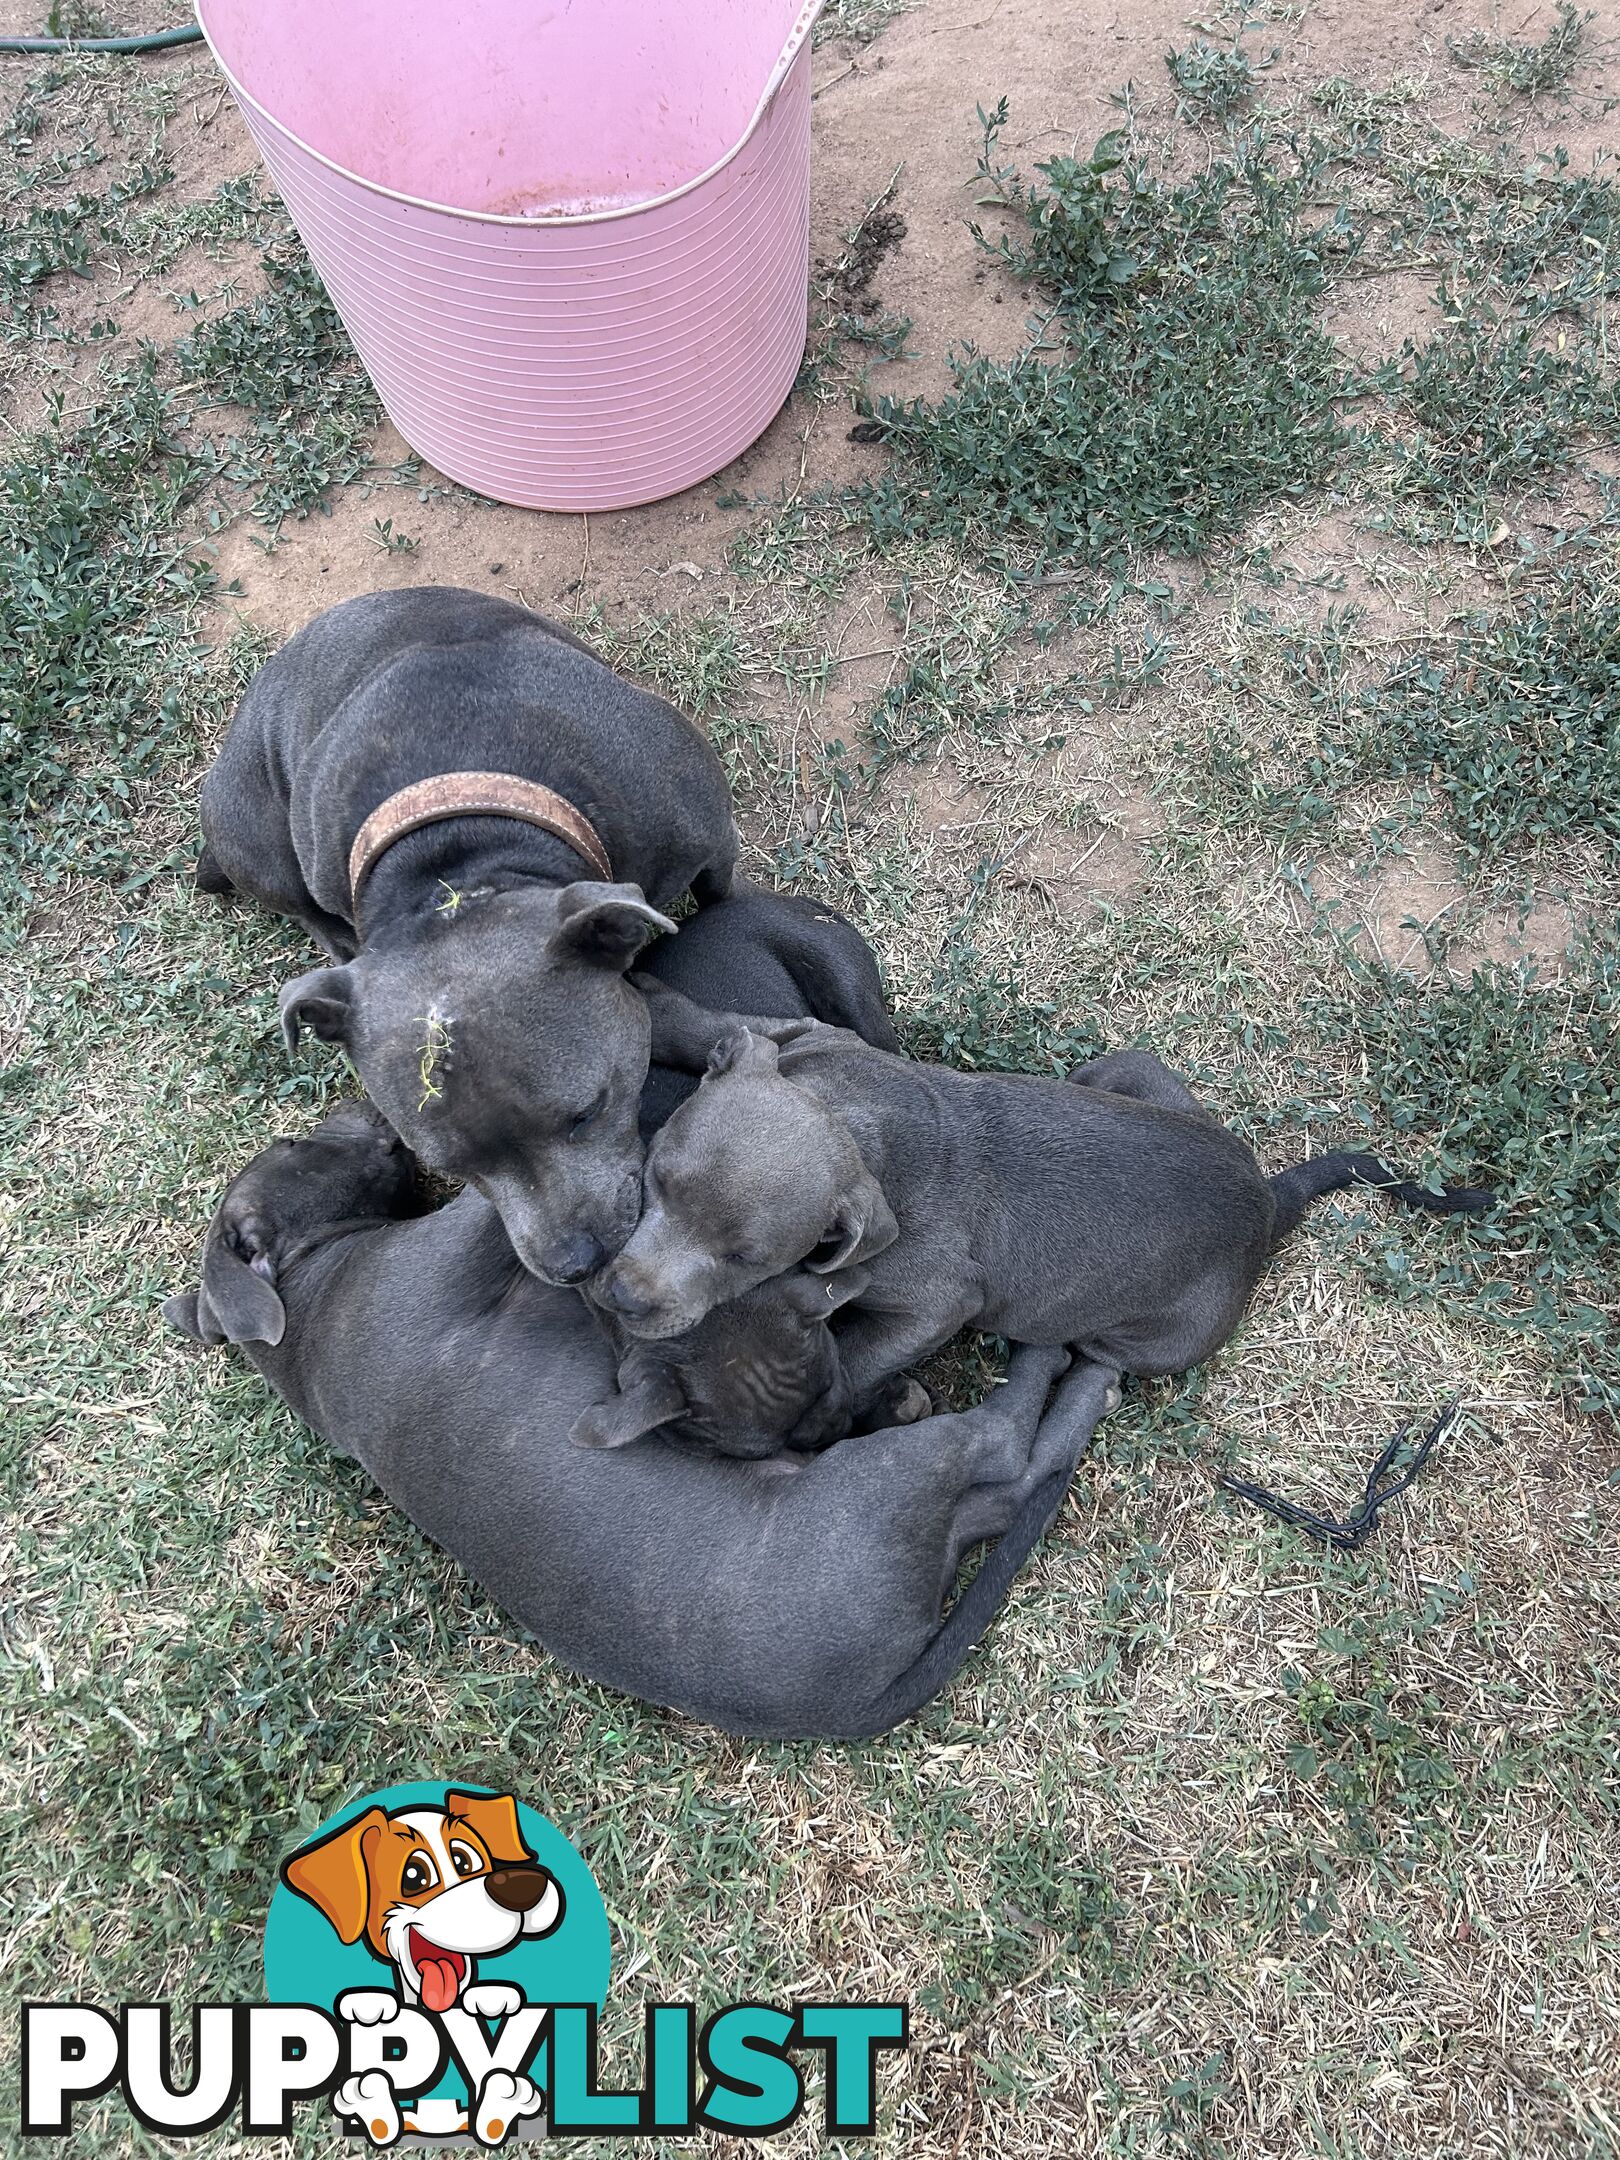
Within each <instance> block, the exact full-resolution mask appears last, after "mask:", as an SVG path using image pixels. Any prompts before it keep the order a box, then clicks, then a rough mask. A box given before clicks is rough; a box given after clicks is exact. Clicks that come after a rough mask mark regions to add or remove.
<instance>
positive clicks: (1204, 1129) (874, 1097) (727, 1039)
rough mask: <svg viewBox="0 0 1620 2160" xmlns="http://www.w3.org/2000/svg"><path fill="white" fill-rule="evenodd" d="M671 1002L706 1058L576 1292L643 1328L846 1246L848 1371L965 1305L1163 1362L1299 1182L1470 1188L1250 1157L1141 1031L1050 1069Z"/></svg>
mask: <svg viewBox="0 0 1620 2160" xmlns="http://www.w3.org/2000/svg"><path fill="white" fill-rule="evenodd" d="M688 1017H689V1019H690V1021H691V1027H690V1029H689V1030H688V1033H689V1036H691V1037H695V1038H696V1039H698V1040H701V1037H702V1035H703V1033H704V1032H705V1031H712V1032H713V1033H714V1034H715V1035H716V1036H717V1038H718V1039H717V1042H716V1047H715V1049H714V1051H713V1053H712V1062H711V1068H710V1070H709V1072H708V1073H707V1075H706V1077H705V1078H704V1080H703V1082H702V1085H701V1086H700V1087H699V1089H698V1091H697V1093H696V1095H695V1096H693V1097H692V1098H691V1100H690V1101H688V1102H686V1103H684V1104H683V1105H682V1106H681V1107H680V1108H679V1109H678V1110H677V1111H676V1112H675V1113H674V1115H673V1116H672V1117H671V1118H670V1120H669V1122H668V1124H667V1125H666V1126H665V1127H664V1128H663V1130H662V1131H661V1132H660V1133H659V1134H658V1136H657V1138H656V1139H655V1140H654V1142H653V1144H652V1146H651V1147H650V1148H649V1150H648V1155H647V1167H646V1172H645V1178H644V1193H645V1204H644V1210H643V1214H642V1218H641V1221H640V1224H639V1225H638V1226H637V1228H636V1230H635V1232H634V1234H633V1236H632V1237H631V1238H630V1240H629V1241H628V1243H627V1244H626V1245H625V1246H624V1248H623V1249H622V1251H621V1252H620V1254H619V1256H618V1258H617V1259H616V1260H615V1261H614V1262H613V1264H612V1266H611V1267H610V1268H609V1269H608V1270H607V1271H606V1272H605V1273H604V1274H603V1275H602V1277H601V1278H600V1279H599V1281H598V1283H597V1285H596V1286H595V1294H596V1295H597V1296H598V1297H599V1298H600V1300H601V1301H602V1303H603V1304H605V1305H606V1306H607V1307H608V1308H609V1309H610V1310H611V1311H613V1312H614V1314H615V1315H616V1317H617V1318H618V1319H619V1321H620V1323H621V1324H622V1325H623V1326H624V1327H625V1328H626V1329H627V1330H629V1331H630V1333H632V1334H633V1335H637V1336H640V1337H643V1338H645V1339H649V1340H657V1339H658V1338H659V1337H661V1336H663V1335H665V1334H674V1333H678V1332H679V1331H681V1330H683V1329H686V1328H690V1327H692V1326H693V1325H694V1324H695V1323H696V1322H697V1321H699V1320H701V1319H702V1317H703V1316H704V1314H705V1313H707V1312H708V1311H710V1310H711V1309H712V1308H713V1307H714V1306H715V1305H717V1304H719V1303H721V1302H722V1301H724V1300H725V1299H728V1298H734V1297H737V1296H739V1295H741V1294H742V1293H743V1292H744V1291H747V1290H749V1289H752V1288H753V1287H754V1286H755V1285H756V1284H758V1283H761V1282H764V1281H767V1280H768V1279H769V1278H770V1277H771V1276H773V1275H775V1274H777V1273H779V1272H780V1271H781V1270H782V1269H784V1268H791V1267H796V1266H798V1265H800V1264H801V1263H802V1264H803V1265H804V1266H805V1267H806V1268H807V1269H808V1270H809V1271H811V1272H813V1273H817V1272H819V1273H827V1274H832V1273H836V1271H838V1270H839V1269H842V1268H848V1267H859V1268H862V1269H863V1270H865V1271H866V1272H867V1275H868V1285H867V1288H866V1290H865V1292H864V1293H863V1295H862V1296H861V1298H860V1299H859V1300H858V1301H857V1302H856V1303H854V1304H852V1305H851V1306H850V1307H849V1308H848V1310H847V1311H846V1313H845V1315H844V1317H843V1320H842V1322H841V1324H840V1329H839V1349H840V1353H841V1356H842V1358H843V1362H844V1368H845V1373H846V1376H847V1378H848V1380H849V1383H850V1385H851V1386H852V1387H853V1388H854V1389H855V1390H856V1391H857V1393H858V1392H860V1391H861V1390H863V1389H865V1388H870V1387H872V1386H874V1385H875V1384H876V1383H877V1382H878V1381H879V1380H881V1379H883V1378H884V1377H885V1376H886V1375H888V1374H891V1373H895V1372H898V1371H899V1370H901V1369H902V1368H903V1367H904V1366H906V1365H909V1364H911V1363H913V1362H914V1361H915V1360H916V1359H917V1358H919V1357H921V1356H923V1355H925V1354H926V1353H927V1352H928V1351H930V1350H932V1349H935V1348H937V1347H938V1345H939V1344H941V1343H943V1342H946V1341H948V1340H949V1338H950V1337H951V1336H952V1335H954V1334H955V1333H956V1331H957V1329H958V1328H960V1327H964V1326H967V1325H969V1324H972V1325H975V1326H978V1327H981V1328H987V1329H993V1330H994V1331H995V1332H997V1333H999V1334H1002V1335H1006V1336H1009V1337H1011V1338H1012V1339H1013V1340H1015V1341H1017V1342H1027V1343H1060V1342H1068V1343H1072V1344H1073V1345H1074V1346H1075V1348H1076V1350H1077V1351H1079V1352H1080V1353H1081V1354H1083V1355H1084V1356H1086V1357H1088V1358H1092V1359H1095V1360H1096V1361H1097V1362H1099V1363H1101V1364H1104V1365H1109V1366H1114V1367H1117V1368H1119V1369H1120V1370H1121V1371H1124V1372H1130V1373H1141V1374H1152V1373H1174V1372H1181V1371H1184V1370H1185V1369H1186V1368H1187V1367H1188V1366H1189V1365H1196V1364H1198V1363H1199V1362H1200V1361H1201V1360H1202V1359H1204V1358H1206V1357H1208V1356H1209V1355H1210V1353H1211V1352H1212V1351H1214V1350H1216V1349H1218V1348H1219V1347H1220V1345H1221V1344H1222V1343H1223V1342H1225V1341H1226V1339H1227V1337H1228V1336H1229V1335H1230V1334H1231V1333H1232V1331H1233V1329H1234V1328H1235V1327H1236V1326H1237V1324H1238V1321H1239V1320H1240V1319H1241V1318H1242V1315H1243V1310H1244V1307H1245V1305H1246V1304H1247V1302H1248V1299H1249V1296H1250V1293H1251V1292H1252V1290H1253V1289H1254V1286H1255V1283H1256V1282H1257V1281H1258V1279H1259V1276H1260V1273H1261V1271H1262V1269H1263V1268H1264V1267H1265V1264H1266V1261H1267V1259H1268V1258H1269V1257H1270V1255H1271V1253H1272V1252H1273V1251H1274V1250H1275V1249H1276V1247H1277V1245H1278V1243H1279V1242H1280V1241H1281V1240H1282V1239H1283V1238H1284V1237H1286V1236H1287V1235H1288V1233H1289V1232H1290V1231H1291V1230H1292V1229H1293V1228H1294V1227H1295V1225H1296V1224H1297V1223H1298V1222H1299V1220H1300V1217H1301V1216H1302V1215H1303V1213H1304V1211H1305V1209H1306V1207H1307V1206H1308V1205H1309V1203H1310V1202H1311V1201H1312V1200H1313V1199H1315V1198H1316V1197H1317V1196H1318V1195H1320V1194H1323V1193H1327V1192H1332V1191H1334V1190H1336V1189H1338V1188H1339V1187H1342V1186H1345V1185H1348V1184H1351V1183H1357V1182H1365V1183H1371V1184H1376V1185H1382V1186H1386V1187H1388V1188H1390V1189H1391V1190H1392V1191H1393V1192H1394V1194H1395V1195H1396V1197H1397V1198H1399V1199H1401V1200H1403V1201H1405V1202H1406V1203H1408V1204H1409V1205H1412V1206H1417V1207H1424V1208H1430V1209H1433V1210H1435V1211H1437V1212H1441V1213H1451V1212H1454V1211H1462V1210H1470V1211H1471V1210H1475V1209H1478V1208H1481V1207H1484V1206H1487V1205H1489V1203H1490V1200H1491V1197H1492V1196H1491V1195H1490V1194H1489V1193H1488V1192H1480V1191H1471V1190H1454V1191H1451V1192H1447V1193H1443V1194H1438V1195H1437V1194H1432V1193H1428V1192H1425V1191H1424V1190H1423V1188H1422V1187H1420V1186H1417V1185H1413V1184H1408V1183H1404V1182H1400V1181H1398V1180H1396V1179H1395V1178H1394V1177H1393V1175H1392V1173H1391V1172H1390V1171H1388V1170H1387V1169H1386V1168H1385V1166H1384V1165H1383V1164H1382V1163H1381V1162H1379V1161H1378V1160H1377V1159H1376V1158H1375V1157H1373V1156H1368V1155H1356V1154H1333V1155H1323V1156H1319V1157H1318V1158H1317V1159H1316V1160H1314V1161H1311V1162H1305V1163H1301V1164H1299V1165H1297V1166H1296V1167H1295V1168H1293V1169H1291V1170H1287V1171H1284V1172H1282V1173H1281V1174H1280V1175H1279V1176H1276V1177H1272V1178H1268V1177H1266V1176H1265V1175H1264V1173H1263V1172H1262V1171H1261V1169H1260V1167H1259V1165H1258V1164H1257V1163H1256V1161H1255V1159H1254V1156H1253V1154H1252V1153H1251V1151H1250V1149H1249V1148H1248V1147H1247V1146H1246V1144H1245V1143H1244V1142H1243V1141H1242V1140H1240V1139H1239V1138H1238V1137H1237V1135H1236V1134H1235V1133H1230V1132H1227V1131H1226V1130H1224V1128H1222V1127H1221V1126H1220V1125H1218V1124H1217V1123H1216V1122H1215V1121H1214V1119H1213V1118H1212V1117H1210V1116H1209V1114H1208V1113H1207V1112H1206V1111H1205V1110H1204V1109H1203V1108H1202V1106H1201V1105H1200V1104H1199V1103H1198V1102H1197V1101H1196V1100H1195V1099H1194V1097H1193V1096H1192V1094H1191V1093H1190V1092H1189V1090H1188V1089H1187V1087H1186V1086H1185V1085H1184V1083H1183V1082H1182V1081H1180V1080H1179V1079H1177V1078H1176V1076H1175V1074H1174V1073H1172V1072H1170V1071H1169V1070H1168V1068H1167V1067H1165V1066H1164V1065H1162V1064H1160V1062H1159V1060H1158V1059H1157V1058H1155V1057H1152V1056H1150V1055H1149V1054H1147V1053H1146V1052H1142V1051H1123V1052H1119V1053H1116V1054H1114V1055H1113V1056H1110V1057H1104V1058H1099V1059H1097V1060H1095V1061H1094V1062H1093V1063H1091V1064H1089V1065H1086V1066H1083V1067H1080V1068H1079V1069H1078V1070H1077V1071H1075V1072H1074V1073H1072V1074H1070V1076H1069V1077H1068V1079H1066V1080H1053V1079H1043V1078H1039V1077H1036V1076H1034V1075H1029V1074H1018V1075H1002V1074H996V1073H963V1072H957V1071H954V1070H952V1069H951V1068H950V1067H948V1066H943V1065H925V1064H916V1063H912V1062H911V1061H909V1060H907V1059H904V1058H898V1057H891V1056H889V1055H887V1054H885V1053H884V1052H882V1051H880V1050H874V1049H872V1048H870V1047H869V1046H868V1045H867V1044H865V1043H862V1042H860V1041H859V1040H858V1039H857V1038H856V1037H854V1036H852V1035H850V1034H848V1033H845V1032H842V1031H839V1030H836V1029H830V1028H824V1027H818V1026H810V1027H809V1028H808V1030H807V1031H803V1032H801V1033H800V1034H799V1035H798V1037H797V1039H792V1040H788V1041H787V1043H786V1046H785V1047H781V1048H779V1047H778V1045H777V1043H776V1042H773V1041H769V1040H766V1039H764V1038H763V1037H761V1036H759V1035H757V1034H754V1033H752V1032H750V1031H749V1030H748V1029H747V1028H746V1027H736V1026H734V1027H733V1028H732V1029H731V1030H730V1032H729V1033H726V1032H725V1031H724V1027H723V1023H718V1022H715V1021H714V1020H713V1018H712V1016H705V1015H703V1014H700V1013H697V1012H696V1011H695V1009H694V1010H692V1011H691V1012H690V1014H689V1016H688ZM690 1047H691V1046H690V1042H689V1043H688V1044H687V1048H688V1049H690ZM1076 1083H1079V1084H1078V1085H1077V1084H1076Z"/></svg>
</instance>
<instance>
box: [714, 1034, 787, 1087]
mask: <svg viewBox="0 0 1620 2160" xmlns="http://www.w3.org/2000/svg"><path fill="white" fill-rule="evenodd" d="M777 1058H778V1052H777V1047H776V1045H775V1043H773V1042H772V1041H771V1039H770V1037H769V1036H767V1035H756V1034H755V1033H754V1031H753V1029H752V1028H745V1027H741V1026H739V1027H734V1028H728V1029H727V1030H726V1032H725V1034H724V1035H722V1036H721V1038H720V1040H719V1041H718V1042H717V1043H716V1044H715V1046H714V1048H713V1049H712V1050H711V1051H710V1052H709V1070H710V1072H712V1073H729V1072H734V1073H750V1074H752V1075H754V1076H755V1077H756V1078H766V1079H768V1078H769V1077H770V1075H771V1074H772V1073H774V1072H775V1071H776V1069H777Z"/></svg>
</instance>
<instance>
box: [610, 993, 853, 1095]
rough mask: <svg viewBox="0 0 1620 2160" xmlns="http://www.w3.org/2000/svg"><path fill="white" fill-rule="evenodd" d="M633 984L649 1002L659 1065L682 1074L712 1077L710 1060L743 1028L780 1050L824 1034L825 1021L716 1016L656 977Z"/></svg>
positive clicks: (753, 1015) (654, 1054)
mask: <svg viewBox="0 0 1620 2160" xmlns="http://www.w3.org/2000/svg"><path fill="white" fill-rule="evenodd" d="M629 981H630V984H631V986H632V988H634V989H636V990H639V991H640V992H641V994H642V996H643V997H644V998H645V999H646V1001H647V1011H648V1014H649V1015H650V1017H651V1020H652V1061H653V1063H654V1064H655V1065H670V1066H673V1067H674V1069H675V1071H676V1072H689V1073H704V1072H707V1071H708V1068H709V1060H710V1058H711V1057H712V1056H713V1055H714V1053H715V1051H716V1050H718V1049H719V1047H720V1045H721V1043H723V1042H725V1041H726V1040H727V1039H728V1038H729V1037H730V1036H732V1035H734V1034H735V1032H736V1030H737V1029H738V1028H739V1027H745V1028H747V1029H748V1031H749V1032H750V1034H753V1035H759V1036H762V1037H764V1038H765V1039H766V1040H768V1041H770V1042H774V1043H777V1044H779V1045H780V1044H784V1043H790V1042H797V1041H798V1039H799V1037H800V1036H801V1035H808V1034H809V1033H810V1032H811V1031H812V1030H813V1029H816V1028H821V1022H820V1021H819V1020H781V1019H771V1018H766V1017H764V1016H762V1015H760V1014H758V1013H722V1012H711V1011H710V1010H709V1008H708V1006H707V1005H698V1004H695V1003H694V1002H693V1001H692V999H691V998H689V997H687V996H686V994H685V993H684V991H680V990H672V989H671V988H670V987H669V985H668V984H667V983H662V982H660V981H659V980H658V978H657V977H656V976H655V975H643V974H641V973H639V972H637V973H633V974H632V975H631V976H630V977H629ZM821 1032H822V1033H823V1034H826V1035H830V1034H832V1033H833V1032H834V1030H832V1029H831V1028H822V1029H821Z"/></svg>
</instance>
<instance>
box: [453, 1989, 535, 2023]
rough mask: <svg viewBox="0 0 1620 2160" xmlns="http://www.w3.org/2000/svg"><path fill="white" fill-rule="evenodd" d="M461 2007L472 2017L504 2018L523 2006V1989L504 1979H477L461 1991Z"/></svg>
mask: <svg viewBox="0 0 1620 2160" xmlns="http://www.w3.org/2000/svg"><path fill="white" fill-rule="evenodd" d="M461 2007H462V2009H463V2010H470V2011H471V2012H472V2014H473V2016H474V2017H481V2018H506V2017H511V2016H513V2015H514V2014H515V2013H516V2012H517V2011H519V2010H521V2009H522V2008H523V1990H522V1989H521V1988H515V1987H510V1986H508V1984H507V1983H506V1981H504V1980H477V1981H475V1982H474V1983H473V1985H472V1986H471V1987H470V1988H463V1989H462V1991H461Z"/></svg>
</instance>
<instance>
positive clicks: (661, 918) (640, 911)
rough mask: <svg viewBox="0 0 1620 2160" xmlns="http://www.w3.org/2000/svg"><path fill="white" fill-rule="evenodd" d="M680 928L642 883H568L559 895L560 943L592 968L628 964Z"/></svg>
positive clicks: (558, 946)
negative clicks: (646, 947) (652, 901)
mask: <svg viewBox="0 0 1620 2160" xmlns="http://www.w3.org/2000/svg"><path fill="white" fill-rule="evenodd" d="M674 928H675V925H674V924H673V923H672V922H671V921H670V919H669V917H668V916H667V915H660V914H659V912H658V910H657V908H655V907H653V906H651V905H650V904H649V902H648V900H647V896H646V894H645V893H644V892H643V891H642V889H641V887H640V886H639V885H593V884H580V885H565V886H564V887H563V889H562V891H561V892H560V893H559V894H558V895H557V948H558V950H559V951H560V952H566V953H572V954H573V955H574V957H575V958H576V959H578V960H583V961H585V962H586V964H587V965H588V966H590V967H602V968H620V969H623V968H627V967H628V966H629V965H630V963H631V961H632V960H633V959H634V958H635V957H636V954H637V953H638V952H640V950H641V948H642V946H643V945H648V944H651V942H652V940H653V939H654V938H655V937H660V936H662V935H663V934H664V933H665V932H666V931H671V932H672V931H673V930H674Z"/></svg>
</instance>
